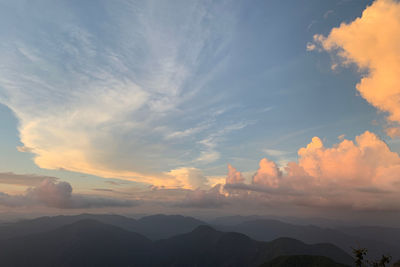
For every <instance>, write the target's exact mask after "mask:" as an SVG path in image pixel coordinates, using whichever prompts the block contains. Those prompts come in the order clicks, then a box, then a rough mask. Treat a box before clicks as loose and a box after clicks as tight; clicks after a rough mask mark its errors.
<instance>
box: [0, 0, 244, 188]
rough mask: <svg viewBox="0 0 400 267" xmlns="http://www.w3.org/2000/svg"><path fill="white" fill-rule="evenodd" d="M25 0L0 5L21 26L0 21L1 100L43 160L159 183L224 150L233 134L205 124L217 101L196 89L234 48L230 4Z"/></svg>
mask: <svg viewBox="0 0 400 267" xmlns="http://www.w3.org/2000/svg"><path fill="white" fill-rule="evenodd" d="M26 4H27V7H26V9H25V8H24V9H22V8H21V7H20V6H18V5H14V4H12V3H9V5H7V7H8V9H7V10H3V11H2V12H1V14H2V15H4V16H2V24H3V25H4V26H5V28H7V27H12V28H14V29H15V30H14V31H12V32H8V31H5V28H4V27H2V31H5V32H4V34H2V36H3V37H2V38H1V42H2V45H1V47H0V56H1V58H2V61H1V63H0V102H1V103H2V104H4V105H6V106H8V107H9V108H10V109H11V110H12V111H13V112H14V114H15V115H16V117H17V118H18V120H19V129H18V130H19V134H20V140H21V142H22V143H23V146H21V147H19V148H18V150H19V151H22V152H30V153H33V154H34V155H35V157H34V161H35V163H36V164H37V165H38V166H39V167H41V168H46V169H65V170H70V171H76V172H83V173H89V174H93V175H98V176H102V177H116V178H121V179H129V180H134V181H139V182H145V183H150V184H155V185H162V184H163V179H164V178H166V177H167V176H166V175H164V174H163V173H165V172H166V171H168V170H171V169H176V168H179V167H182V166H188V164H189V165H190V164H192V163H193V162H194V161H195V160H196V159H197V160H198V161H202V162H212V161H215V160H217V159H218V158H219V152H218V149H217V147H216V143H217V138H222V136H223V135H226V134H228V133H229V131H227V130H226V126H223V125H222V126H221V124H218V123H215V124H214V125H213V131H214V132H215V131H217V134H212V133H211V135H210V132H207V131H206V130H207V129H208V122H209V121H210V120H215V116H214V114H209V112H208V111H209V110H210V107H213V108H214V109H221V108H220V107H219V106H218V105H219V104H218V102H212V101H211V102H210V103H209V104H207V102H208V101H207V99H201V96H200V95H199V92H200V90H202V92H203V91H204V90H213V89H212V88H208V87H206V85H207V82H209V81H211V80H212V79H213V77H214V75H215V73H217V72H218V71H220V70H221V64H224V62H226V58H227V57H228V56H229V44H230V40H231V38H232V35H233V29H232V25H233V23H234V21H235V17H234V15H233V14H234V10H235V5H234V4H233V3H231V2H230V1H224V2H220V3H213V4H211V5H207V4H205V3H203V2H201V1H192V2H183V3H180V4H179V8H176V6H175V5H174V4H171V3H159V2H157V3H156V2H153V1H146V2H142V3H131V2H120V1H117V2H107V1H100V2H97V3H96V5H88V4H83V5H81V6H80V7H79V9H77V7H76V6H74V5H73V4H72V3H69V2H58V3H55V2H54V3H46V5H50V6H46V7H44V6H43V5H44V3H36V4H33V3H26ZM226 8H228V9H230V10H232V13H231V14H230V15H229V14H226V15H225V16H219V14H220V12H221V11H222V10H225V9H226ZM27 9H29V10H30V12H29V13H26V12H25V11H26V10H27ZM43 10H52V12H45V13H43V12H42V11H43ZM168 14H174V16H169V15H168ZM87 16H89V17H92V16H94V17H92V19H91V20H87ZM92 21H96V23H92ZM97 22H98V23H97ZM100 22H101V23H100ZM50 25H51V26H50ZM200 103H203V104H200ZM204 103H206V104H204ZM191 117H193V119H191ZM199 121H200V122H201V121H203V122H204V123H200V124H199ZM224 127H225V128H224ZM243 127H244V126H243ZM219 128H220V130H218V129H219ZM228 128H229V127H228ZM182 129H184V130H182ZM189 136H190V137H192V139H190V140H189V139H186V137H189ZM206 136H208V137H206ZM207 138H208V139H207ZM177 139H179V142H176V140H177ZM207 140H208V141H207ZM193 142H195V143H196V142H197V143H198V144H202V146H203V147H204V148H205V149H203V150H201V151H200V152H199V151H196V150H193V149H191V148H189V147H190V146H191V145H192V144H193ZM169 184H171V183H169Z"/></svg>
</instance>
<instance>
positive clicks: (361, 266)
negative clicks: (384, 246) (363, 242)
mask: <svg viewBox="0 0 400 267" xmlns="http://www.w3.org/2000/svg"><path fill="white" fill-rule="evenodd" d="M367 252H368V250H367V249H366V248H353V254H354V256H355V264H356V266H357V267H366V266H368V265H369V266H371V267H386V264H389V263H390V261H391V260H392V257H391V256H389V255H382V257H381V258H380V259H379V260H364V257H365V256H366V255H367Z"/></svg>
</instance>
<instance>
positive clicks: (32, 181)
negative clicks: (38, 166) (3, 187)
mask: <svg viewBox="0 0 400 267" xmlns="http://www.w3.org/2000/svg"><path fill="white" fill-rule="evenodd" d="M44 180H50V181H56V180H57V178H55V177H49V176H40V175H35V174H15V173H13V172H1V173H0V184H12V185H24V186H36V185H39V184H40V183H41V182H42V181H44Z"/></svg>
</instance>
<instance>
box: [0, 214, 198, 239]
mask: <svg viewBox="0 0 400 267" xmlns="http://www.w3.org/2000/svg"><path fill="white" fill-rule="evenodd" d="M84 219H94V220H97V221H99V222H103V223H106V224H111V225H114V226H118V227H120V228H122V229H125V230H128V231H132V232H136V233H140V234H143V235H145V236H146V237H148V238H150V239H152V240H157V239H161V238H168V237H171V236H174V235H177V234H182V233H187V232H190V231H192V230H193V229H194V228H195V227H196V226H199V225H204V224H205V223H204V222H202V221H200V220H197V219H194V218H192V217H184V216H181V215H161V214H160V215H152V216H146V217H143V218H141V219H139V220H135V219H132V218H127V217H124V216H120V215H108V214H80V215H72V216H63V215H60V216H54V217H40V218H37V219H32V220H23V221H19V222H15V223H7V224H1V225H0V240H1V239H7V238H12V237H18V236H24V235H27V234H34V233H40V232H44V231H49V230H52V229H56V228H58V227H61V226H63V225H67V224H71V223H74V222H77V221H80V220H84Z"/></svg>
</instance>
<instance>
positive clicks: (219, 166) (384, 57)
mask: <svg viewBox="0 0 400 267" xmlns="http://www.w3.org/2000/svg"><path fill="white" fill-rule="evenodd" d="M399 47H400V2H398V1H397V0H375V1H369V0H368V1H367V0H332V1H319V0H301V1H278V0H270V1H240V0H236V1H229V0H227V1H195V0H190V1H178V0H176V1H175V0H174V1H130V0H125V1H122V0H121V1H120V0H116V1H102V0H99V1H78V0H71V1H62V0H60V1H50V0H38V1H28V0H25V1H24V0H17V1H14V0H12V1H11V0H0V58H1V61H0V212H2V213H3V214H7V213H18V214H28V213H35V214H39V213H79V212H108V213H130V214H134V213H142V214H150V213H160V212H163V213H181V214H194V215H197V214H198V215H204V214H209V215H210V214H243V215H246V214H271V215H280V216H316V217H329V218H332V219H346V218H351V219H357V218H358V219H360V220H361V219H362V220H367V221H371V222H374V223H380V222H381V221H380V220H378V219H377V218H384V219H383V221H385V222H386V223H389V224H390V223H393V224H395V223H398V222H400V216H399V215H398V213H399V211H400V175H399V174H400V155H399V153H400V139H399V137H400V78H399V77H400V75H399V73H400V50H399V49H398V48H399ZM377 214H378V215H379V216H377ZM349 216H350V217H349Z"/></svg>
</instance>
